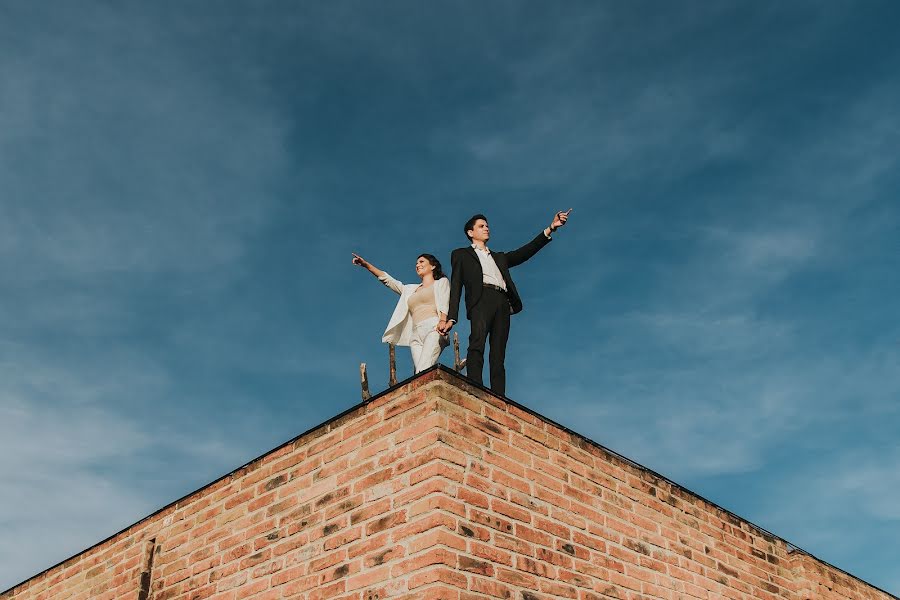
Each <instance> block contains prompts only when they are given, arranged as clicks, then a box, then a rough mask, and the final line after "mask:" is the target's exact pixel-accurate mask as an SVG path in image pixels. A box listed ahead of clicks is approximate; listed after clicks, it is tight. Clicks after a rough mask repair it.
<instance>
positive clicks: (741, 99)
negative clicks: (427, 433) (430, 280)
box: [0, 1, 900, 594]
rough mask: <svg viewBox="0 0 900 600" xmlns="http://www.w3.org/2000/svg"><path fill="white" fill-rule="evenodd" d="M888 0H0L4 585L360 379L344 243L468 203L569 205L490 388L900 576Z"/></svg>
mask: <svg viewBox="0 0 900 600" xmlns="http://www.w3.org/2000/svg"><path fill="white" fill-rule="evenodd" d="M898 24H900V5H898V4H897V3H895V2H888V1H884V2H876V1H866V2H843V1H834V2H824V3H823V2H792V3H783V2H758V1H752V2H751V1H747V2H738V1H729V2H716V3H712V2H710V3H701V2H681V3H663V2H628V3H613V2H584V3H580V2H568V3H536V2H535V3H529V2H493V3H487V4H486V5H485V3H475V2H464V3H422V2H400V1H396V2H389V3H370V2H358V3H354V2H318V3H314V2H307V3H301V4H297V3H292V2H253V3H249V2H248V3H236V2H216V3H212V2H187V3H185V2H177V3H176V2H158V3H150V4H148V3H139V2H122V3H105V2H103V3H100V2H97V3H92V2H80V3H77V4H74V3H63V2H57V3H53V2H43V3H26V2H5V3H3V4H2V5H0V274H2V277H0V481H2V490H3V493H2V494H0V589H5V588H7V587H9V586H11V585H13V584H15V583H18V582H19V581H21V580H23V579H26V578H27V577H29V576H31V575H33V574H35V573H37V572H39V571H41V570H43V569H44V568H46V567H47V566H49V565H51V564H53V563H55V562H57V561H59V560H62V559H64V558H66V557H68V556H70V555H72V554H74V553H77V552H78V551H80V550H81V549H83V548H85V547H87V546H90V545H91V544H93V543H94V542H97V541H99V540H100V539H102V538H104V537H106V536H108V535H110V534H112V533H114V532H116V531H118V530H119V529H121V528H122V527H124V526H127V525H129V524H130V523H132V522H134V521H136V520H138V519H139V518H141V517H143V516H145V515H146V514H148V513H150V512H152V511H153V510H155V509H157V508H159V507H161V506H163V505H165V504H167V503H168V502H170V501H171V500H174V499H175V498H177V497H180V496H181V495H183V494H185V493H187V492H190V491H192V490H194V489H196V488H198V487H201V486H203V485H204V484H205V483H207V482H209V481H211V480H212V479H214V478H216V477H218V476H219V475H221V474H223V473H225V472H227V471H229V470H231V469H232V468H234V467H236V466H238V465H240V464H242V463H243V462H245V461H247V460H249V459H251V458H253V457H255V456H257V455H259V454H262V453H263V452H265V451H267V450H269V449H271V448H273V447H275V446H276V445H278V444H279V443H281V442H283V441H285V440H286V439H289V438H291V437H293V436H294V435H296V434H298V433H300V432H302V431H304V430H306V429H308V428H310V427H312V426H314V425H316V424H318V423H320V422H322V421H324V420H326V419H328V418H329V417H331V416H333V415H335V414H337V413H339V412H341V411H342V410H344V409H346V408H348V407H350V406H352V405H354V404H356V403H357V402H358V400H359V384H358V371H357V369H358V365H359V363H360V362H362V361H365V362H367V363H369V365H370V376H371V380H372V387H373V389H375V390H380V389H383V388H384V387H385V386H386V383H387V350H386V348H385V347H384V346H383V345H381V344H380V336H381V332H382V331H383V328H384V326H385V324H386V322H387V319H388V317H389V315H390V312H391V310H392V309H393V306H394V303H395V300H396V299H395V297H394V296H393V295H392V294H391V293H390V292H389V291H388V290H386V289H385V288H383V287H382V286H381V285H380V284H378V283H377V282H376V281H375V280H374V279H373V278H371V277H370V276H368V275H367V274H366V273H365V272H364V271H362V270H361V269H358V268H354V267H352V265H351V264H350V252H352V251H355V252H359V253H361V254H362V255H363V256H365V257H366V258H368V259H369V260H371V261H372V262H374V263H375V264H376V265H378V266H380V267H382V268H384V269H385V270H388V271H389V272H390V273H392V274H393V275H395V276H397V277H399V278H401V279H404V280H410V281H411V280H413V279H414V278H415V273H414V270H413V264H414V261H415V258H416V256H417V255H418V253H420V252H431V253H434V254H436V255H438V256H439V257H441V258H443V259H444V261H445V263H446V262H449V253H450V251H451V250H452V249H453V248H455V247H458V246H460V245H462V244H463V243H464V242H465V240H464V238H463V234H462V224H463V223H464V222H465V220H466V219H467V218H468V217H469V216H470V215H471V214H473V213H475V212H483V213H485V214H487V215H488V217H489V219H490V223H491V226H492V234H493V238H492V240H491V245H492V246H493V247H494V248H496V249H510V248H513V247H516V246H518V245H519V244H521V243H523V242H525V241H527V240H529V239H530V238H531V237H532V236H534V235H535V234H536V233H537V231H538V230H540V229H541V228H543V227H544V226H546V225H547V224H548V223H549V219H550V218H551V216H552V214H553V213H554V212H555V211H556V210H559V209H565V208H569V207H573V208H574V210H573V212H572V215H571V220H570V223H569V225H567V226H566V228H564V229H563V230H562V231H560V232H559V233H558V234H557V236H556V238H557V239H556V240H555V241H554V243H553V244H551V245H550V246H549V247H547V248H546V249H545V250H543V251H542V252H541V253H540V254H539V255H537V256H536V257H535V258H534V259H533V260H532V261H531V262H529V263H527V264H526V265H523V266H522V267H520V268H519V269H518V270H517V271H516V273H515V275H516V282H517V284H518V287H519V289H520V292H521V293H522V297H523V299H524V302H525V310H524V312H523V313H521V314H519V315H517V316H516V317H514V320H513V325H512V335H511V339H510V345H509V352H508V359H507V370H508V373H509V381H508V390H507V392H508V395H509V396H510V397H511V398H513V399H515V400H517V401H519V402H521V403H523V404H525V405H527V406H529V407H531V408H532V409H534V410H536V411H539V412H541V413H543V414H545V415H547V416H548V417H550V418H552V419H554V420H556V421H558V422H559V423H561V424H563V425H566V426H568V427H570V428H572V429H574V430H576V431H578V432H579V433H582V434H584V435H586V436H588V437H590V438H592V439H594V440H596V441H597V442H599V443H601V444H604V445H606V446H608V447H611V448H612V449H614V450H616V451H618V452H620V453H622V454H624V455H626V456H628V457H630V458H632V459H635V460H637V461H639V462H641V463H642V464H645V465H646V466H648V467H650V468H652V469H654V470H656V471H658V472H660V473H663V474H664V475H666V476H668V477H670V478H672V479H674V480H675V481H677V482H679V483H681V484H683V485H685V486H686V487H688V488H689V489H691V490H693V491H695V492H697V493H699V494H701V495H703V496H705V497H707V498H709V499H711V500H713V501H715V502H717V503H719V504H721V505H722V506H724V507H726V508H728V509H730V510H732V511H734V512H736V513H738V514H739V515H741V516H743V517H745V518H748V519H750V520H751V521H753V522H755V523H756V524H758V525H760V526H763V527H765V528H767V529H769V530H771V531H773V532H775V533H776V534H778V535H780V536H782V537H784V538H786V539H787V540H789V541H791V542H792V543H794V544H796V545H798V546H800V547H802V548H804V549H806V550H808V551H810V552H812V553H813V554H815V555H816V556H818V557H820V558H822V559H824V560H826V561H829V562H831V563H833V564H836V565H838V566H839V567H841V568H843V569H845V570H848V571H850V572H852V573H854V574H856V575H858V576H860V577H862V578H864V579H866V580H867V581H869V582H871V583H873V584H875V585H878V586H880V587H882V588H884V589H886V590H888V591H891V592H893V593H894V594H900V569H898V568H897V565H898V564H900V542H898V540H900V502H898V501H897V497H898V495H900V469H898V464H900V439H898V435H897V432H898V430H900V408H898V402H897V400H898V397H900V319H898V317H900V309H898V308H897V305H898V304H897V301H896V298H897V296H898V294H900V278H898V270H900V269H898V268H900V235H898V233H900V231H898V230H900V202H898V200H897V198H898V191H900V169H898V166H900V165H898V156H900V153H898V151H897V150H898V148H900V110H898V108H897V107H898V106H900V83H898V79H897V76H896V74H897V73H898V72H900V42H898V41H897V36H896V30H897V25H898ZM458 330H459V331H460V333H461V335H463V337H465V335H466V334H467V327H466V325H465V324H463V325H462V326H461V327H460V328H458ZM399 358H400V374H401V376H403V377H405V376H407V375H409V374H411V364H410V361H409V358H408V354H407V352H406V351H405V349H401V351H400V353H399ZM442 362H444V363H445V364H450V363H452V355H451V352H450V351H449V350H448V351H445V353H444V355H443V356H442Z"/></svg>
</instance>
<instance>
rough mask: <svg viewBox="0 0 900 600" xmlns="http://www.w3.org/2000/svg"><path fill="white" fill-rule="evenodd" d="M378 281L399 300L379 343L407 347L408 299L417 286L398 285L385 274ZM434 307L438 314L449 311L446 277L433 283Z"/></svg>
mask: <svg viewBox="0 0 900 600" xmlns="http://www.w3.org/2000/svg"><path fill="white" fill-rule="evenodd" d="M378 281H380V282H381V283H383V284H384V285H386V286H388V287H389V288H391V289H392V290H394V291H395V292H397V293H398V294H400V300H398V301H397V308H395V309H394V314H393V315H391V320H390V321H388V326H387V329H385V330H384V335H382V336H381V341H382V342H385V343H388V344H394V345H395V346H409V340H410V339H411V338H412V331H413V320H412V317H411V316H410V314H409V304H408V302H409V297H410V296H412V295H413V294H414V293H415V291H416V290H417V289H419V285H418V284H415V283H407V284H403V283H400V282H399V281H398V280H396V279H394V278H393V277H391V276H390V275H389V274H388V273H385V274H384V275H382V276H381V277H379V278H378ZM434 306H435V308H436V309H437V311H438V313H444V314H447V311H449V310H450V281H449V280H448V279H447V278H446V277H441V278H440V279H438V280H437V281H435V282H434Z"/></svg>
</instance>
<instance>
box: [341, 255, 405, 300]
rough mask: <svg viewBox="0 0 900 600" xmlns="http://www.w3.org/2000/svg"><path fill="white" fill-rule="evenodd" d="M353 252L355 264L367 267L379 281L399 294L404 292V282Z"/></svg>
mask: <svg viewBox="0 0 900 600" xmlns="http://www.w3.org/2000/svg"><path fill="white" fill-rule="evenodd" d="M351 254H353V264H354V265H359V266H360V267H363V268H365V269H366V270H367V271H369V273H371V274H372V275H374V276H375V277H377V278H378V281H380V282H381V283H383V284H384V285H386V286H387V287H389V288H391V289H392V290H394V291H395V292H397V293H398V294H402V293H403V284H402V283H401V282H400V281H398V280H396V279H394V278H393V277H391V276H390V275H388V274H387V273H385V272H384V271H382V270H381V269H379V268H378V267H376V266H375V265H373V264H372V263H370V262H369V261H367V260H366V259H364V258H363V257H362V256H360V255H359V254H355V253H352V252H351Z"/></svg>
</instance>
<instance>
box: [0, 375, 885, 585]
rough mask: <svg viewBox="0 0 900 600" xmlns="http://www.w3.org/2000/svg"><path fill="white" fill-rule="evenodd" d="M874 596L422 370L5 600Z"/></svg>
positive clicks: (564, 436) (641, 474)
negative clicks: (396, 386)
mask: <svg viewBox="0 0 900 600" xmlns="http://www.w3.org/2000/svg"><path fill="white" fill-rule="evenodd" d="M88 598H90V599H100V600H111V599H113V598H115V599H128V600H202V599H212V600H243V599H248V600H275V599H296V600H300V599H303V600H318V599H324V598H329V599H340V600H350V599H353V600H381V599H383V598H422V599H425V600H428V599H433V600H437V599H444V598H446V599H454V600H475V599H487V598H515V599H522V600H540V599H545V598H546V599H549V598H578V599H580V600H593V599H599V598H619V599H623V600H624V599H628V600H639V599H640V600H642V599H645V598H665V599H676V598H709V599H712V598H748V599H749V598H754V599H760V600H766V599H776V598H787V599H797V600H801V599H808V598H824V599H832V598H833V599H844V598H855V599H856V598H859V599H863V598H865V599H887V598H892V596H890V595H889V594H886V593H884V592H881V591H879V590H877V589H875V588H872V587H871V586H868V585H867V584H865V583H864V582H861V581H860V580H858V579H855V578H853V577H852V576H849V575H847V574H845V573H843V572H841V571H839V570H837V569H835V568H833V567H830V566H828V565H826V564H824V563H822V562H820V561H818V560H816V559H815V558H813V557H811V556H809V555H807V554H804V553H802V552H799V551H796V550H794V551H792V550H791V548H790V547H789V546H788V545H787V544H786V543H785V542H784V541H783V540H781V539H779V538H777V537H774V536H772V535H770V534H768V533H766V532H764V531H762V530H759V529H758V528H756V527H754V526H753V525H751V524H749V523H747V522H746V521H744V520H742V519H740V518H738V517H736V516H734V515H732V514H731V513H728V512H726V511H724V510H722V509H720V508H718V507H716V506H715V505H712V504H710V503H708V502H706V501H704V500H702V499H700V498H698V497H697V496H695V495H693V494H691V493H690V492H687V491H686V490H683V489H682V488H680V487H678V486H676V485H674V484H672V483H671V482H669V481H667V480H665V479H662V478H660V477H659V476H657V475H654V474H653V473H652V472H650V471H648V470H646V469H643V468H641V467H639V466H637V465H634V464H632V463H630V462H629V461H627V460H625V459H623V458H621V457H618V456H616V455H614V454H612V453H610V452H608V451H606V450H605V449H603V448H601V447H599V446H597V445H595V444H593V443H591V442H590V441H588V440H586V439H584V438H582V437H580V436H578V435H576V434H573V433H571V432H567V431H565V430H563V429H561V428H559V427H558V426H556V425H554V424H552V423H550V422H547V421H546V420H544V419H541V418H539V417H538V416H536V415H533V414H531V413H529V412H527V411H525V410H523V409H522V408H521V407H518V406H516V405H514V404H511V403H508V402H505V401H503V400H500V399H498V398H496V397H494V396H492V395H491V394H489V393H488V392H485V391H484V390H481V389H478V388H475V387H473V386H470V385H468V384H467V383H465V382H464V381H463V380H462V379H460V378H459V377H457V376H456V375H455V374H453V373H450V372H447V371H446V370H443V369H438V370H434V371H430V372H428V373H426V374H424V375H421V376H419V377H417V378H416V379H414V380H412V381H411V382H408V383H406V384H405V385H402V386H400V387H398V388H396V389H393V390H390V391H389V392H387V393H385V394H383V395H382V396H380V397H378V398H376V399H374V400H373V401H371V402H369V403H367V404H365V405H361V406H358V407H356V408H354V409H352V410H350V411H349V412H347V413H345V414H344V415H341V416H340V417H337V418H336V419H334V420H332V421H331V422H329V423H326V424H324V425H322V426H321V427H319V428H317V429H315V430H313V431H311V432H309V433H307V434H304V435H303V436H301V437H299V438H297V439H296V440H293V441H292V442H290V443H288V444H286V445H284V446H282V447H281V448H278V449H276V450H274V451H272V452H270V453H269V454H267V455H265V456H263V457H261V458H260V459H257V460H256V461H253V462H252V463H250V464H249V465H247V466H245V467H242V468H240V469H238V470H237V471H235V472H234V473H231V474H229V475H228V476H226V477H224V478H222V479H221V480H219V481H217V482H215V483H213V484H211V485H209V486H207V487H205V488H203V489H201V490H199V491H197V492H196V493H194V494H192V495H190V496H188V497H186V498H184V499H182V500H180V501H178V502H177V503H175V504H173V505H171V506H169V507H166V508H165V509H163V510H161V511H160V512H158V513H156V514H154V515H151V516H150V517H148V518H147V519H145V520H143V521H141V522H140V523H138V524H136V525H134V526H132V527H130V528H128V529H126V530H125V531H123V532H121V533H119V534H117V535H115V536H113V537H112V538H110V539H109V540H106V541H104V542H102V543H100V544H98V545H97V546H95V547H93V548H91V549H89V550H87V551H85V552H83V553H82V554H80V555H78V556H76V557H73V558H72V559H70V560H68V561H66V562H64V563H62V564H60V565H57V566H56V567H53V568H51V569H49V570H48V571H47V572H45V573H43V574H41V575H39V576H37V577H35V578H32V579H30V580H28V581H26V582H24V583H23V584H21V585H20V586H17V587H15V588H12V589H11V590H8V591H7V592H5V593H2V594H0V600H13V599H14V600H44V599H47V600H49V599H53V600H70V599H71V600H86V599H88Z"/></svg>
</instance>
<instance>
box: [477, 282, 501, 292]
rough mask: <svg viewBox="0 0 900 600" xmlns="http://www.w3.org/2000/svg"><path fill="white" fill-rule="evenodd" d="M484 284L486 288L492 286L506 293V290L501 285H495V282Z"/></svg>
mask: <svg viewBox="0 0 900 600" xmlns="http://www.w3.org/2000/svg"><path fill="white" fill-rule="evenodd" d="M482 285H483V286H484V287H486V288H491V289H492V290H497V291H498V292H502V293H504V294H505V293H506V290H504V289H503V288H502V287H500V286H499V285H494V284H493V283H483V284H482Z"/></svg>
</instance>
